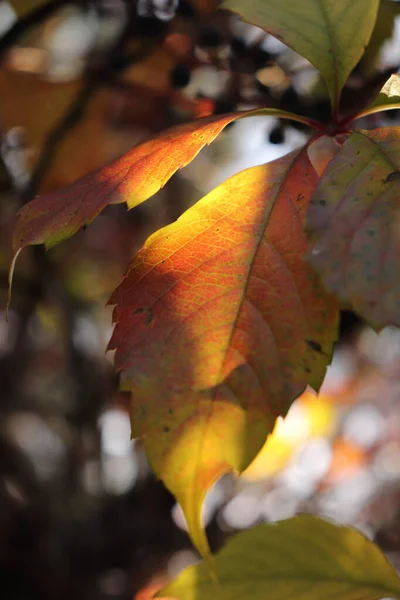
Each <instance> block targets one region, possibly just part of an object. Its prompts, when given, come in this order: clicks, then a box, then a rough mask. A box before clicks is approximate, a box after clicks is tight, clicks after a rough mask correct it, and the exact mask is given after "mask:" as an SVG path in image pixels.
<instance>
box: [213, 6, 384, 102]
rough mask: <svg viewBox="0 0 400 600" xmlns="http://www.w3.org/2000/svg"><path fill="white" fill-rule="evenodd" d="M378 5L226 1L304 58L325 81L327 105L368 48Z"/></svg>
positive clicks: (249, 20)
mask: <svg viewBox="0 0 400 600" xmlns="http://www.w3.org/2000/svg"><path fill="white" fill-rule="evenodd" d="M378 6H379V0H301V2H299V0H279V1H277V0H225V1H224V2H223V7H224V8H228V9H230V10H233V11H234V12H237V13H239V15H240V16H241V17H243V19H245V20H246V21H248V22H250V23H254V24H255V25H258V27H262V28H263V29H265V30H267V31H268V32H269V33H271V34H272V35H274V36H275V37H277V38H278V39H279V40H281V41H282V42H284V43H285V44H286V45H287V46H290V47H291V48H292V49H293V50H295V51H296V52H298V53H299V54H301V55H302V56H304V57H305V58H307V59H308V60H309V61H310V62H311V63H312V64H313V65H314V66H315V67H316V68H317V69H318V70H319V71H320V73H321V75H322V77H323V78H324V80H325V82H326V84H327V86H328V90H329V95H330V98H331V101H332V105H333V106H334V107H335V109H337V108H338V104H339V96H340V92H341V90H342V88H343V86H344V84H345V82H346V80H347V78H348V76H349V75H350V72H351V71H352V70H353V68H354V67H355V66H356V64H357V63H358V61H359V60H360V58H361V56H362V55H363V52H364V49H365V47H366V45H367V44H368V41H369V39H370V36H371V33H372V30H373V28H374V24H375V19H376V15H377V10H378Z"/></svg>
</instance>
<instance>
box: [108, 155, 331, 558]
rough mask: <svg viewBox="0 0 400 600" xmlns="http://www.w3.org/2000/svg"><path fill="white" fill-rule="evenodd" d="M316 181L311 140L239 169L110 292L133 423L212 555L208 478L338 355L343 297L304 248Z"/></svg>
mask: <svg viewBox="0 0 400 600" xmlns="http://www.w3.org/2000/svg"><path fill="white" fill-rule="evenodd" d="M316 183H317V176H316V173H315V171H314V169H313V168H312V166H311V164H310V162H309V159H308V156H307V151H306V149H303V150H301V151H300V152H295V153H292V154H289V155H287V156H285V157H283V158H281V159H279V160H277V161H274V162H272V163H268V164H266V165H262V166H258V167H253V168H251V169H248V170H246V171H243V172H241V173H239V174H237V175H235V176H234V177H232V178H230V179H229V180H227V181H226V182H225V183H223V184H222V185H220V186H219V187H217V188H216V189H215V190H213V191H212V192H211V193H210V194H208V195H207V196H205V197H204V198H203V199H202V200H200V201H199V202H198V203H197V204H196V205H195V206H193V207H192V208H190V209H189V210H188V211H186V212H185V213H184V214H183V215H182V216H181V217H180V218H179V219H178V221H177V222H175V223H173V224H172V225H169V226H168V227H165V228H164V229H161V230H159V231H157V232H156V233H155V234H153V235H152V236H151V237H150V238H149V239H148V240H147V242H146V243H145V245H144V247H143V248H142V250H141V251H140V252H139V254H138V255H137V256H136V257H135V258H134V259H133V261H132V263H131V265H130V267H129V270H128V272H127V274H126V276H125V278H124V279H123V281H122V283H121V285H120V286H119V287H118V288H117V290H116V291H115V293H114V294H113V296H112V298H111V300H110V303H111V304H114V305H116V306H115V309H114V321H116V326H115V330H114V334H113V336H112V339H111V342H110V346H109V347H110V349H116V354H115V364H116V367H117V369H119V370H121V371H122V372H123V375H124V378H125V381H126V386H127V388H129V389H131V390H132V392H133V403H132V413H131V414H132V431H133V436H134V437H139V438H142V439H143V441H144V445H145V448H146V451H147V454H148V456H149V459H150V461H151V463H152V466H153V469H154V471H155V472H156V474H157V475H158V476H159V477H160V478H161V479H162V480H163V481H164V483H165V484H166V486H167V487H168V488H169V489H170V490H171V491H172V493H173V494H174V495H175V497H176V498H177V499H178V501H179V503H180V504H181V506H182V508H183V511H184V514H185V517H186V520H187V523H188V528H189V532H190V534H191V536H192V539H193V541H194V543H195V544H196V546H197V547H198V549H199V550H200V552H201V553H202V554H203V555H206V554H207V552H208V547H207V542H206V538H205V535H204V532H203V530H202V528H201V524H200V509H201V505H202V501H203V499H204V495H205V493H206V491H207V489H208V488H209V487H210V486H211V485H212V484H213V483H214V482H215V481H216V480H217V479H218V478H219V477H220V476H221V475H222V474H223V473H226V472H228V471H231V470H234V471H237V472H241V471H243V470H244V469H245V468H246V467H247V466H248V464H249V463H250V462H251V461H252V460H253V458H254V457H255V456H256V455H257V453H258V451H259V450H260V448H261V447H262V446H263V444H264V442H265V439H266V437H267V435H268V434H269V433H270V432H271V431H272V429H273V426H274V423H275V420H276V418H277V416H278V415H285V414H286V412H287V411H288V409H289V407H290V405H291V403H292V402H293V400H294V399H295V398H296V397H297V396H299V394H300V393H301V392H302V391H303V390H304V388H305V387H306V385H307V384H310V385H311V386H313V387H314V388H315V389H318V387H319V386H320V384H321V381H322V379H323V377H324V373H325V369H326V366H327V364H328V363H329V362H330V359H331V354H332V345H333V342H334V340H335V339H336V326H337V308H336V303H335V302H334V301H333V300H332V299H331V298H330V297H329V296H327V295H326V293H325V292H324V291H323V288H322V286H321V285H320V283H319V280H318V278H317V277H316V276H314V275H313V272H312V270H311V269H310V267H309V266H308V265H307V264H306V263H305V262H304V261H303V255H304V253H305V251H306V249H307V239H306V237H305V235H304V233H303V216H304V211H305V210H306V208H307V205H308V202H309V199H310V197H311V194H312V192H313V191H314V189H315V186H316Z"/></svg>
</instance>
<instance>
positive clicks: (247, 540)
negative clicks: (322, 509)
mask: <svg viewBox="0 0 400 600" xmlns="http://www.w3.org/2000/svg"><path fill="white" fill-rule="evenodd" d="M215 568H216V572H217V581H214V580H213V579H212V578H211V577H210V573H209V571H208V569H207V568H206V566H205V565H204V564H200V565H197V566H194V567H189V568H188V569H186V570H185V571H183V572H182V573H181V574H180V575H179V577H178V578H177V579H176V581H174V582H173V583H172V584H171V585H169V586H167V587H166V588H164V589H163V590H161V592H159V594H158V596H161V597H163V596H167V597H173V598H177V600H203V599H204V598H213V599H214V600H233V599H234V598H253V599H254V600H262V599H264V598H269V599H270V600H280V599H282V598H296V599H297V600H320V599H321V598H332V599H335V600H336V599H340V600H355V599H356V598H363V600H378V599H379V598H382V597H389V598H399V597H400V579H399V578H398V576H397V574H396V572H395V570H394V568H393V567H392V566H391V565H390V564H389V562H388V561H387V559H386V558H385V556H384V555H383V554H382V552H381V551H380V550H379V549H378V548H377V547H376V546H375V544H373V543H372V542H371V541H370V540H368V539H367V538H365V537H364V536H363V535H362V534H361V533H359V532H358V531H356V530H355V529H352V528H350V527H339V526H337V525H334V524H332V523H329V522H327V521H323V520H322V519H318V518H317V517H313V516H311V515H299V516H297V517H294V518H292V519H288V520H286V521H280V522H279V523H273V524H269V525H258V526H257V527H254V528H253V529H251V530H249V531H246V532H244V533H240V534H238V535H236V536H235V537H233V538H232V539H231V540H230V541H229V542H228V543H227V544H226V546H225V547H224V548H223V549H222V550H221V552H219V554H217V556H216V558H215Z"/></svg>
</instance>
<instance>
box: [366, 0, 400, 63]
mask: <svg viewBox="0 0 400 600" xmlns="http://www.w3.org/2000/svg"><path fill="white" fill-rule="evenodd" d="M399 14H400V4H399V2H393V0H381V1H380V3H379V9H378V16H377V18H376V22H375V27H374V30H373V32H372V35H371V39H370V41H369V43H368V46H367V48H366V50H365V53H364V55H363V57H362V60H361V70H362V72H363V74H366V75H367V74H368V73H371V74H373V73H374V71H375V69H376V59H377V57H378V55H379V52H380V50H381V48H382V46H383V44H384V42H385V41H386V40H388V39H390V38H391V36H392V35H393V29H394V20H395V17H396V16H397V15H399Z"/></svg>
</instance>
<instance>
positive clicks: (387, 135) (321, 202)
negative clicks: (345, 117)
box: [306, 127, 400, 329]
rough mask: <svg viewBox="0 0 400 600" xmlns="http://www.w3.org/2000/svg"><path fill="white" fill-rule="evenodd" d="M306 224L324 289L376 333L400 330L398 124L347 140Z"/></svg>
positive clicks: (315, 197)
mask: <svg viewBox="0 0 400 600" xmlns="http://www.w3.org/2000/svg"><path fill="white" fill-rule="evenodd" d="M306 227H307V230H308V232H309V239H310V252H309V256H308V259H309V261H310V262H311V264H312V266H313V267H314V269H315V270H316V272H317V273H318V274H319V275H320V277H321V278H322V281H323V283H324V284H325V287H326V288H327V289H328V290H329V291H330V292H332V293H333V294H335V295H336V297H337V298H338V299H339V300H340V301H341V302H342V303H343V304H344V305H346V306H350V307H351V308H353V309H354V310H355V311H357V312H358V313H359V314H360V315H361V316H362V317H364V318H365V319H366V320H367V321H369V323H370V324H371V325H372V326H373V327H375V328H376V329H380V328H381V327H383V326H385V325H388V324H393V325H398V326H400V277H399V273H400V127H390V128H389V127H388V128H383V129H374V130H371V131H356V132H354V133H353V134H352V135H350V136H349V138H348V139H347V140H346V142H345V143H344V145H343V146H342V148H341V150H340V151H339V153H338V154H337V155H336V157H335V158H334V159H333V160H332V161H331V162H330V163H329V164H328V166H327V168H326V171H325V173H324V175H323V176H322V178H321V180H320V182H319V184H318V187H317V189H316V191H315V193H314V194H313V197H312V199H311V203H310V206H309V209H308V213H307V219H306Z"/></svg>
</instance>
